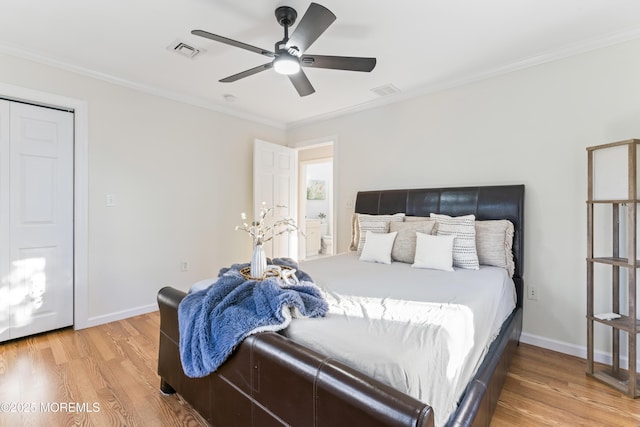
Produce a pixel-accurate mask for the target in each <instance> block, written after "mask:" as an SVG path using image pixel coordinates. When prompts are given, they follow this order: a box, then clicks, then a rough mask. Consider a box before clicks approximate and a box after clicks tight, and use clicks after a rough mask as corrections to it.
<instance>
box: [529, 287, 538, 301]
mask: <svg viewBox="0 0 640 427" xmlns="http://www.w3.org/2000/svg"><path fill="white" fill-rule="evenodd" d="M527 298H528V299H530V300H534V301H538V288H536V287H535V286H527Z"/></svg>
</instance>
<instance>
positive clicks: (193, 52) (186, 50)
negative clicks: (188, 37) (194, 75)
mask: <svg viewBox="0 0 640 427" xmlns="http://www.w3.org/2000/svg"><path fill="white" fill-rule="evenodd" d="M167 49H168V50H172V51H174V52H175V53H177V54H178V55H182V56H186V57H187V58H191V59H193V58H195V57H196V56H197V55H198V54H199V53H200V49H197V48H195V47H193V46H190V45H188V44H186V43H185V42H183V41H180V40H175V41H174V42H173V43H171V44H170V45H169V46H167Z"/></svg>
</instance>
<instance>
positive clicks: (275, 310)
mask: <svg viewBox="0 0 640 427" xmlns="http://www.w3.org/2000/svg"><path fill="white" fill-rule="evenodd" d="M272 264H276V265H286V266H289V267H293V268H296V270H297V265H296V263H295V262H294V261H293V260H291V259H287V258H274V259H273V260H272ZM247 265H248V264H235V265H233V266H231V267H230V268H224V269H222V270H220V274H219V275H218V279H217V280H216V282H215V283H214V284H213V285H212V286H210V287H208V288H206V289H203V290H201V291H198V292H194V293H189V294H187V296H186V297H185V298H184V299H183V300H182V301H181V302H180V305H179V306H178V327H179V331H180V358H181V360H182V368H183V369H184V372H185V374H186V375H187V376H189V377H192V378H196V377H204V376H207V375H208V374H210V373H211V372H213V371H215V370H216V369H218V367H219V366H220V365H221V364H222V363H223V362H224V361H225V360H226V359H227V358H228V357H229V356H230V355H231V353H232V352H233V350H234V349H235V347H236V346H238V345H239V344H240V343H241V342H242V340H243V339H245V338H246V337H248V336H249V335H251V334H255V333H258V332H262V331H278V330H281V329H284V328H286V327H287V326H288V325H289V323H290V322H291V318H292V317H322V316H324V315H325V314H326V312H327V310H328V307H327V303H326V301H325V300H324V298H323V297H322V294H321V292H320V290H319V289H318V287H317V286H316V285H314V284H313V282H312V280H311V277H309V275H308V274H306V273H304V272H302V271H299V270H297V271H296V276H297V278H298V283H297V284H293V285H289V284H287V283H285V282H284V281H283V280H282V279H280V278H278V277H270V278H268V279H266V280H262V281H255V280H246V279H245V278H244V277H243V276H242V275H241V274H240V269H241V268H243V267H246V266H247Z"/></svg>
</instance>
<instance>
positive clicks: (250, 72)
mask: <svg viewBox="0 0 640 427" xmlns="http://www.w3.org/2000/svg"><path fill="white" fill-rule="evenodd" d="M271 67H273V63H271V62H267V63H266V64H262V65H258V66H257V67H253V68H250V69H248V70H245V71H243V72H241V73H238V74H234V75H233V76H229V77H226V78H224V79H222V80H220V82H221V83H231V82H235V81H236V80H240V79H243V78H245V77H249V76H252V75H254V74H257V73H259V72H261V71H265V70H268V69H269V68H271Z"/></svg>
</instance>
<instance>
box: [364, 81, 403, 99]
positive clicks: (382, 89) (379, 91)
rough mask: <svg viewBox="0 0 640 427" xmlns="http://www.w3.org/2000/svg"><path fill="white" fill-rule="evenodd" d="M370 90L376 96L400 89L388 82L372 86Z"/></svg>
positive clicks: (392, 92)
mask: <svg viewBox="0 0 640 427" xmlns="http://www.w3.org/2000/svg"><path fill="white" fill-rule="evenodd" d="M371 92H373V93H375V94H376V95H378V96H387V95H393V94H394V93H398V92H400V89H398V88H397V87H395V86H394V85H392V84H391V83H389V84H386V85H382V86H378V87H374V88H373V89H371Z"/></svg>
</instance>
